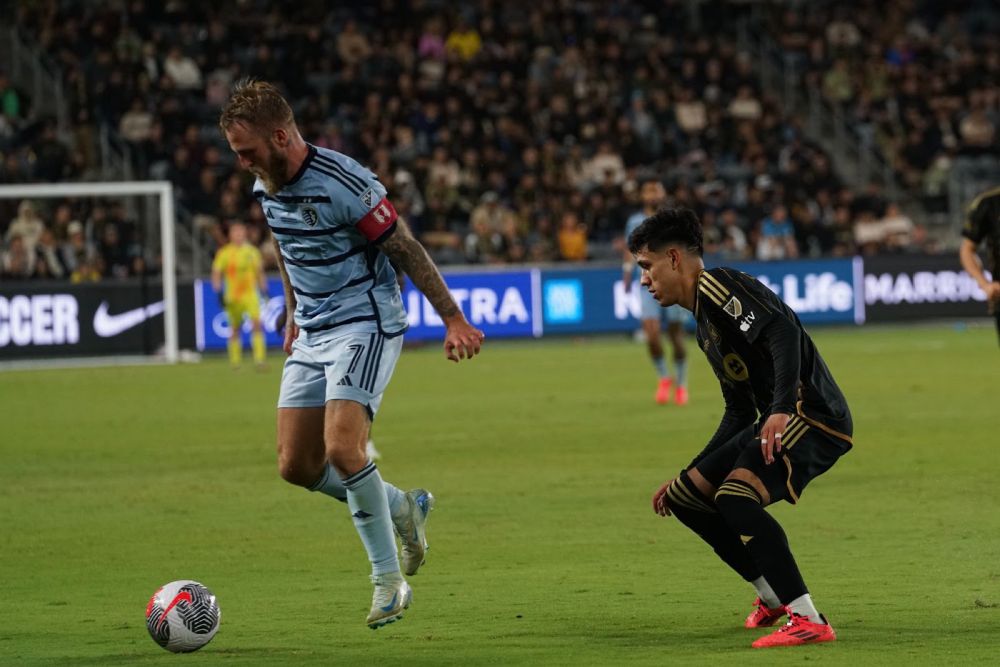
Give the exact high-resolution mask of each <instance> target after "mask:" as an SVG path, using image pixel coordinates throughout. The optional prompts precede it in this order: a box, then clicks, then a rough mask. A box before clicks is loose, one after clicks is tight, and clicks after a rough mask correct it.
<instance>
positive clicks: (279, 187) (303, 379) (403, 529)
mask: <svg viewBox="0 0 1000 667" xmlns="http://www.w3.org/2000/svg"><path fill="white" fill-rule="evenodd" d="M219 125H220V127H221V128H222V131H223V133H224V134H225V136H226V140H227V141H228V142H229V146H230V148H232V150H233V152H235V153H236V156H237V161H238V162H239V164H240V166H241V167H243V168H244V169H247V170H249V171H250V172H252V173H253V174H254V175H255V176H257V181H256V183H254V187H253V192H254V196H256V197H257V199H258V200H259V201H260V202H261V206H262V207H263V209H264V214H265V215H266V217H267V223H268V225H269V226H270V228H271V233H272V235H273V237H274V243H275V249H276V251H277V257H278V267H279V269H280V270H281V279H282V283H283V284H284V288H285V302H286V304H287V314H286V319H287V324H286V327H285V344H284V348H285V352H286V353H287V354H288V355H289V356H288V359H287V361H286V362H285V368H284V372H283V374H282V378H281V391H280V393H279V396H278V429H277V430H278V470H279V472H280V474H281V476H282V477H283V478H284V479H285V480H287V481H288V482H291V483H292V484H296V485H298V486H302V487H305V488H307V489H309V490H310V491H319V492H321V493H324V494H326V495H328V496H332V497H334V498H336V499H337V500H340V501H343V502H346V503H347V505H348V507H349V509H350V512H351V517H352V519H353V521H354V526H355V528H356V529H357V531H358V534H359V535H360V537H361V541H362V543H363V544H364V546H365V550H366V551H367V552H368V559H369V560H370V561H371V563H372V577H371V578H372V583H373V584H374V586H375V591H374V594H373V596H372V606H371V612H370V613H369V614H368V618H367V621H366V622H367V624H368V625H369V627H371V628H378V627H381V626H383V625H386V624H387V623H392V622H393V621H396V620H398V619H400V618H401V617H402V614H403V610H404V609H406V608H408V607H409V605H410V600H411V598H412V591H411V590H410V587H409V585H408V584H407V582H406V580H405V579H404V578H403V574H402V573H401V572H400V558H399V557H398V554H397V551H396V540H395V538H394V537H393V529H395V531H396V533H397V534H398V535H399V537H400V541H401V543H402V566H403V570H404V572H405V573H406V574H407V575H411V574H415V573H416V571H417V568H419V567H420V565H421V564H423V562H424V553H425V551H426V548H427V542H426V537H425V524H426V520H427V514H428V512H429V511H430V509H431V507H432V506H433V502H434V498H433V496H431V495H430V493H428V492H427V491H426V490H424V489H414V490H412V491H410V492H409V493H404V492H402V491H401V490H399V489H398V488H396V487H395V486H393V485H391V484H389V483H387V482H384V481H383V480H382V477H381V475H380V474H379V471H378V469H377V468H376V466H375V464H374V463H372V461H371V460H369V458H368V456H367V455H366V454H365V443H366V442H367V441H368V434H369V431H370V430H371V422H372V419H374V417H375V414H376V413H377V412H378V408H379V405H380V404H381V402H382V394H383V393H384V392H385V389H386V386H387V385H388V383H389V378H390V377H391V376H392V371H393V369H394V368H395V365H396V361H397V359H398V358H399V353H400V350H401V348H402V344H403V338H402V335H403V333H404V332H405V331H406V322H407V321H406V313H405V312H404V310H403V302H402V299H401V298H400V294H399V286H398V284H397V282H396V273H395V271H394V270H393V268H392V266H391V265H390V263H389V258H392V260H393V261H395V262H396V264H397V265H398V266H399V267H400V268H401V269H402V270H403V271H405V272H406V274H407V275H408V276H409V277H410V280H412V281H413V283H414V285H416V286H417V287H418V288H419V289H420V290H421V291H422V292H423V293H424V296H426V297H427V299H428V301H430V303H431V304H432V305H433V306H434V308H435V309H436V310H437V312H438V314H439V315H440V316H441V319H442V320H443V321H444V323H445V325H446V327H447V332H446V333H445V341H444V350H445V355H446V356H447V357H448V359H451V360H452V361H455V362H457V361H459V360H460V359H470V358H472V357H473V356H474V355H476V354H478V353H479V350H480V346H481V345H482V341H483V332H482V331H479V330H478V329H476V328H474V327H473V326H471V325H470V324H469V323H468V322H467V321H466V319H465V316H464V315H463V314H462V311H461V310H460V309H459V307H458V305H457V304H456V303H455V301H454V299H452V297H451V294H450V293H449V292H448V288H447V287H446V286H445V283H444V280H442V278H441V274H440V273H438V270H437V268H436V267H435V266H434V263H433V262H432V261H431V259H430V257H429V256H428V255H427V252H426V251H425V250H424V248H423V246H421V245H420V244H419V243H418V242H417V241H416V240H415V239H414V238H413V235H412V234H411V233H410V230H409V228H408V227H407V226H406V223H405V222H404V221H403V220H401V219H399V218H398V216H397V215H396V210H395V209H394V208H393V206H392V202H391V201H390V200H389V197H388V196H387V193H386V190H385V188H384V187H383V186H382V184H381V183H379V181H378V179H377V178H376V176H375V175H374V174H373V173H372V172H370V171H368V170H367V169H365V168H364V167H362V166H361V165H360V164H358V163H357V162H355V161H354V160H352V159H351V158H349V157H347V156H346V155H342V154H340V153H337V152H336V151H331V150H325V149H321V148H316V147H315V146H311V145H309V144H307V143H306V142H305V141H304V140H303V139H302V135H301V134H299V130H298V127H297V126H296V124H295V118H294V116H293V114H292V110H291V107H289V105H288V103H287V102H286V101H285V99H284V98H283V97H282V96H281V94H280V93H279V92H278V90H277V89H276V88H275V87H274V86H273V85H271V84H269V83H264V82H260V81H253V80H244V81H241V82H239V83H238V84H237V85H236V87H235V88H234V89H233V94H232V97H231V98H230V99H229V101H228V102H227V103H226V106H225V108H224V109H223V111H222V116H221V118H220V120H219Z"/></svg>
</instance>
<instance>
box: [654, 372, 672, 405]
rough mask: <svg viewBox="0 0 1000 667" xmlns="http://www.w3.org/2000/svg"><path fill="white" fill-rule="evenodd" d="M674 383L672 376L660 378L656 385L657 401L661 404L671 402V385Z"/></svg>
mask: <svg viewBox="0 0 1000 667" xmlns="http://www.w3.org/2000/svg"><path fill="white" fill-rule="evenodd" d="M672 385H673V380H671V379H670V378H660V384H659V385H658V386H657V387H656V402H657V403H659V404H660V405H666V404H667V403H669V402H670V387H671V386H672Z"/></svg>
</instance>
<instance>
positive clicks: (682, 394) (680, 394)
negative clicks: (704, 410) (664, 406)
mask: <svg viewBox="0 0 1000 667" xmlns="http://www.w3.org/2000/svg"><path fill="white" fill-rule="evenodd" d="M674 402H675V403H677V405H687V402H688V390H687V387H677V393H676V394H674Z"/></svg>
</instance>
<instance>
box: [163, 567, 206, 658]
mask: <svg viewBox="0 0 1000 667" xmlns="http://www.w3.org/2000/svg"><path fill="white" fill-rule="evenodd" d="M221 618H222V611H221V610H220V609H219V603H218V602H217V601H216V599H215V595H214V594H213V593H212V591H210V590H208V589H207V588H206V587H204V586H202V585H201V584H199V583H198V582H197V581H191V580H189V579H182V580H180V581H171V582H170V583H169V584H165V585H163V586H161V587H160V588H159V589H158V590H157V591H156V592H155V593H153V597H151V598H149V604H148V605H146V629H147V630H149V636H150V637H152V638H153V641H154V642H156V643H157V644H159V645H160V646H162V647H163V648H165V649H167V650H168V651H171V652H173V653H190V652H191V651H197V650H198V649H200V648H201V647H202V646H204V645H205V644H207V643H208V642H210V641H212V637H214V636H215V633H216V632H218V631H219V620H220V619H221Z"/></svg>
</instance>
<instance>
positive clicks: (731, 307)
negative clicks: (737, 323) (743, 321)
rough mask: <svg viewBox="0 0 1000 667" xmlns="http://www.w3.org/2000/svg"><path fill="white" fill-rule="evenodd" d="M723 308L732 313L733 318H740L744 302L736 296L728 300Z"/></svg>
mask: <svg viewBox="0 0 1000 667" xmlns="http://www.w3.org/2000/svg"><path fill="white" fill-rule="evenodd" d="M722 310H724V311H726V312H727V313H729V314H730V315H732V317H733V319H734V320H735V319H737V318H739V316H740V315H742V314H743V304H742V303H740V300H739V299H737V298H736V297H735V296H734V297H733V298H731V299H730V300H729V301H727V302H726V305H724V306H723V307H722Z"/></svg>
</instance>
